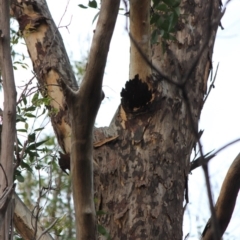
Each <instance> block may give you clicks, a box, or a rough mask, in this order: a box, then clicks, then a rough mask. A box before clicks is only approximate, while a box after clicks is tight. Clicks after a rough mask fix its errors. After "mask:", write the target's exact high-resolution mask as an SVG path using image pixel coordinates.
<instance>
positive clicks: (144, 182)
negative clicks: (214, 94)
mask: <svg viewBox="0 0 240 240" xmlns="http://www.w3.org/2000/svg"><path fill="white" fill-rule="evenodd" d="M133 11H134V9H130V14H131V13H132V12H133ZM181 14H182V15H181V16H182V17H180V18H179V22H178V29H177V33H176V38H177V41H176V42H170V43H169V44H168V45H167V47H166V49H165V51H163V48H162V46H161V44H159V45H155V46H153V47H152V51H153V56H152V63H153V65H154V67H153V68H154V69H155V70H154V72H155V73H156V75H154V77H151V78H148V79H141V80H142V81H139V79H138V78H137V77H135V79H131V80H130V81H129V82H128V83H127V84H126V86H125V90H124V91H123V92H122V105H121V106H120V108H119V110H118V112H117V113H116V115H115V117H114V119H113V121H112V123H111V126H110V127H111V129H114V130H115V133H113V135H118V139H117V140H116V141H114V142H110V143H108V144H106V145H104V146H102V147H100V148H98V149H96V150H95V154H94V156H95V157H94V159H95V161H97V164H98V166H99V167H98V169H97V171H96V172H95V175H96V181H95V182H96V184H95V186H96V192H97V199H98V206H97V207H98V209H99V210H103V211H104V212H106V214H105V215H103V216H101V217H99V222H100V224H102V225H103V226H105V227H106V228H107V229H108V231H109V232H110V235H111V237H112V239H144V240H145V239H171V240H174V239H182V221H183V201H184V188H185V181H186V176H187V175H188V172H189V163H190V154H191V151H192V147H193V144H194V143H195V142H196V140H197V139H196V135H197V126H198V119H199V118H200V112H201V109H202V105H203V98H204V94H205V91H206V85H207V79H208V75H209V69H210V66H211V56H212V50H213V44H214V40H215V36H216V31H217V27H218V24H217V19H218V16H219V5H218V2H214V3H213V4H209V3H204V4H201V3H196V2H189V1H182V3H181ZM130 18H131V17H130ZM140 37H141V36H140ZM142 37H143V36H142ZM135 40H136V42H139V41H140V40H139V39H135ZM160 42H161V41H160ZM136 56H137V54H136ZM138 57H140V56H139V55H138ZM131 61H133V62H134V61H136V62H139V59H132V58H131ZM142 64H143V65H142V68H144V67H146V62H144V63H143V61H142ZM144 65H145V66H144ZM130 66H131V65H130ZM140 68H141V67H140ZM156 69H159V71H160V72H159V71H156ZM130 72H131V69H130ZM160 73H161V74H160ZM136 74H138V72H135V73H134V74H131V76H132V78H133V76H134V75H136ZM163 75H164V76H167V77H166V78H163V77H162V76H163ZM140 78H141V77H140ZM143 81H144V82H147V85H148V86H149V87H146V86H145V85H144V84H143V83H142V82H143ZM131 82H134V84H131ZM132 85H134V87H132ZM150 89H153V90H150ZM131 91H132V92H131ZM149 92H150V93H151V98H150V99H149V97H148V96H149ZM132 95H134V97H132ZM133 98H134V99H138V100H139V101H140V100H142V99H144V100H142V101H141V104H140V103H139V101H138V102H137V101H134V100H133Z"/></svg>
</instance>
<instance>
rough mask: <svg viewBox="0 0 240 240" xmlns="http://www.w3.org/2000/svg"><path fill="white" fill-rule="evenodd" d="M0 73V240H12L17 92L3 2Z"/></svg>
mask: <svg viewBox="0 0 240 240" xmlns="http://www.w3.org/2000/svg"><path fill="white" fill-rule="evenodd" d="M0 70H1V74H2V78H3V89H4V109H3V124H2V132H1V139H2V141H1V147H0V149H1V152H0V154H1V155H0V165H1V167H0V239H12V237H13V225H12V215H13V211H14V210H13V209H14V205H13V200H12V194H13V192H14V185H13V174H14V162H13V161H14V142H15V138H16V88H15V82H14V75H13V68H12V59H11V48H10V17H9V1H8V0H1V1H0Z"/></svg>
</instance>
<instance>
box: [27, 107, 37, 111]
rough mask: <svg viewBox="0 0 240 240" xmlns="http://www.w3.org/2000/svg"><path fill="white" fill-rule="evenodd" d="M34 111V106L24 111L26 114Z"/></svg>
mask: <svg viewBox="0 0 240 240" xmlns="http://www.w3.org/2000/svg"><path fill="white" fill-rule="evenodd" d="M35 110H36V107H34V106H31V107H28V108H26V109H25V111H26V112H32V111H35Z"/></svg>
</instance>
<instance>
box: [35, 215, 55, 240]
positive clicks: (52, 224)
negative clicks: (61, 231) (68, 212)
mask: <svg viewBox="0 0 240 240" xmlns="http://www.w3.org/2000/svg"><path fill="white" fill-rule="evenodd" d="M57 221H58V218H57V219H55V220H54V222H53V223H51V225H50V226H49V227H48V228H46V229H45V230H44V231H43V232H42V234H41V235H40V236H39V238H38V239H37V240H40V239H41V237H42V236H43V235H44V234H45V233H47V232H48V231H49V230H50V229H51V228H53V226H54V225H55V224H56V223H57Z"/></svg>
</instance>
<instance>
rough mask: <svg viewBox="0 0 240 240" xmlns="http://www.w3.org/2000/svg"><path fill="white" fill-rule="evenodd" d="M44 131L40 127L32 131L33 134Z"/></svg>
mask: <svg viewBox="0 0 240 240" xmlns="http://www.w3.org/2000/svg"><path fill="white" fill-rule="evenodd" d="M43 129H44V127H42V128H36V129H34V132H39V131H42V130H43Z"/></svg>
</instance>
